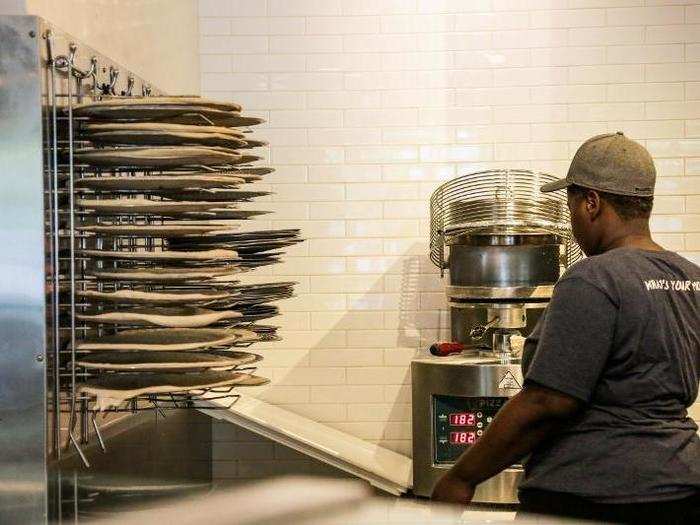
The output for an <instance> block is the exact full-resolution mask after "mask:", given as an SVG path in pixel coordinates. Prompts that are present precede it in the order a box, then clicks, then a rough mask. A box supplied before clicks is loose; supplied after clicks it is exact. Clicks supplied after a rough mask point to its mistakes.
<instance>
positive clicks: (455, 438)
mask: <svg viewBox="0 0 700 525" xmlns="http://www.w3.org/2000/svg"><path fill="white" fill-rule="evenodd" d="M508 399H509V398H507V397H458V396H441V395H435V396H433V437H434V442H433V450H434V461H435V464H437V465H449V464H452V463H454V462H455V461H456V460H457V458H459V456H460V455H461V454H462V452H464V451H465V450H466V449H467V448H468V447H469V446H470V445H473V444H474V443H476V442H477V440H478V439H479V438H480V437H481V436H482V435H483V434H484V432H485V431H486V428H487V427H488V425H489V423H491V421H492V420H493V418H494V417H495V416H496V412H498V411H499V410H500V409H501V407H502V406H503V405H504V404H505V403H506V401H508Z"/></svg>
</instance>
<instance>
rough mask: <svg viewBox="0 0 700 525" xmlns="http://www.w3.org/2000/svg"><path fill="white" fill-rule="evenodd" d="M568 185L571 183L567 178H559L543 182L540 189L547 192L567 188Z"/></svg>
mask: <svg viewBox="0 0 700 525" xmlns="http://www.w3.org/2000/svg"><path fill="white" fill-rule="evenodd" d="M570 185H571V183H570V182H569V181H568V180H566V179H559V180H555V181H554V182H550V183H548V184H545V185H544V186H541V187H540V191H541V192H542V193H549V192H550V191H559V190H563V189H564V188H567V187H568V186H570Z"/></svg>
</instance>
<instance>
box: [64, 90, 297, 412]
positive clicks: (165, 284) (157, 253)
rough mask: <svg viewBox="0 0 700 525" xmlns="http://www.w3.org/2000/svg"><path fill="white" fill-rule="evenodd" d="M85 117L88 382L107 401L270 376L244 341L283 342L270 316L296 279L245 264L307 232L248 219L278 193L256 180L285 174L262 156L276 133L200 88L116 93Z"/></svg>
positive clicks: (82, 259) (82, 361)
mask: <svg viewBox="0 0 700 525" xmlns="http://www.w3.org/2000/svg"><path fill="white" fill-rule="evenodd" d="M73 115H74V117H75V118H76V119H78V123H79V124H78V126H77V129H78V131H77V133H78V139H79V140H80V143H79V146H76V147H74V148H73V163H74V165H75V166H76V171H77V172H78V173H79V174H80V175H79V176H77V177H76V178H75V183H74V187H75V190H76V192H77V194H76V198H75V209H76V216H77V225H76V234H77V236H78V238H79V245H78V246H77V249H76V251H75V255H76V257H77V260H78V261H79V263H80V268H81V270H82V274H83V277H84V279H82V280H81V283H84V284H81V285H80V286H79V287H78V289H77V290H76V292H75V296H74V298H73V299H74V300H75V301H76V303H77V305H78V309H77V312H76V321H78V322H79V323H82V324H83V325H84V327H83V330H81V331H80V332H79V335H80V338H79V339H78V340H77V342H76V345H75V346H76V348H75V352H76V356H77V357H76V360H75V365H77V366H78V367H82V368H81V370H83V371H85V372H86V374H85V375H86V377H87V379H86V380H85V381H84V382H83V383H81V384H80V385H79V391H80V392H82V393H84V394H86V395H90V396H96V398H97V407H98V408H100V409H107V408H110V407H115V406H116V407H118V406H120V405H122V404H124V403H125V402H128V401H130V400H133V399H137V398H142V397H144V396H145V397H146V398H149V399H151V400H152V399H153V398H154V396H159V395H163V394H168V395H171V394H189V393H201V392H204V391H207V390H212V389H217V390H214V391H221V390H220V389H223V391H227V392H228V391H230V389H231V388H233V387H238V386H255V385H260V384H264V383H266V382H267V381H268V380H267V379H265V378H263V377H260V376H256V375H253V374H252V373H251V371H252V370H253V369H252V368H251V364H254V363H256V362H257V361H259V360H260V359H261V357H260V356H259V355H257V354H254V353H251V352H249V351H245V350H242V349H241V347H248V346H250V345H251V344H253V343H255V342H258V341H271V340H276V339H277V338H278V336H277V327H276V326H274V325H266V324H265V325H263V324H259V323H258V321H261V320H264V319H269V318H272V317H274V316H276V315H278V314H279V310H278V308H277V306H276V305H275V304H271V303H274V302H276V301H279V300H281V299H285V298H288V297H292V296H293V288H294V285H295V284H296V283H293V282H269V283H256V284H246V283H245V274H246V273H247V272H249V271H252V270H254V269H255V268H257V267H260V266H266V265H269V264H274V263H277V262H279V261H280V257H281V255H282V254H283V251H282V250H283V249H284V248H286V247H289V246H292V245H294V244H296V243H298V242H300V241H301V239H300V237H299V230H289V229H285V230H261V229H256V228H246V227H245V226H244V225H245V224H246V221H248V220H249V219H251V218H254V217H256V216H259V215H264V214H266V213H268V212H267V211H264V210H257V209H251V208H250V206H242V203H246V204H249V203H251V202H254V200H255V199H256V198H259V197H265V196H267V195H269V192H266V191H257V190H255V189H251V188H250V187H249V186H248V185H249V184H251V183H254V182H256V181H259V180H262V179H263V177H264V176H265V175H266V174H268V173H271V172H272V171H273V170H272V168H268V167H265V166H258V165H254V164H253V163H254V162H257V161H259V160H261V158H262V157H261V156H259V155H256V154H255V150H254V148H259V147H262V146H265V145H267V143H266V142H265V141H263V140H258V139H252V138H250V132H249V130H248V127H250V126H253V125H256V124H260V123H261V122H263V121H262V119H259V118H256V117H249V116H245V115H242V114H241V107H240V106H239V105H237V104H233V103H226V102H217V101H210V100H204V99H200V98H195V97H170V98H169V97H147V98H141V97H139V98H111V99H107V100H102V101H98V102H90V103H87V104H82V105H78V106H76V107H74V108H73ZM242 367H243V368H242Z"/></svg>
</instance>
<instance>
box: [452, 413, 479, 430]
mask: <svg viewBox="0 0 700 525" xmlns="http://www.w3.org/2000/svg"><path fill="white" fill-rule="evenodd" d="M474 425H476V414H475V413H474V412H456V413H453V414H450V426H452V427H473V426H474Z"/></svg>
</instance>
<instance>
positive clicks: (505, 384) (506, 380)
mask: <svg viewBox="0 0 700 525" xmlns="http://www.w3.org/2000/svg"><path fill="white" fill-rule="evenodd" d="M498 388H502V389H505V390H520V389H521V388H522V386H520V383H518V380H517V379H516V378H515V376H514V375H513V373H512V372H511V371H510V370H508V371H507V372H506V373H505V374H504V375H503V377H502V378H501V380H500V381H499V382H498Z"/></svg>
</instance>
